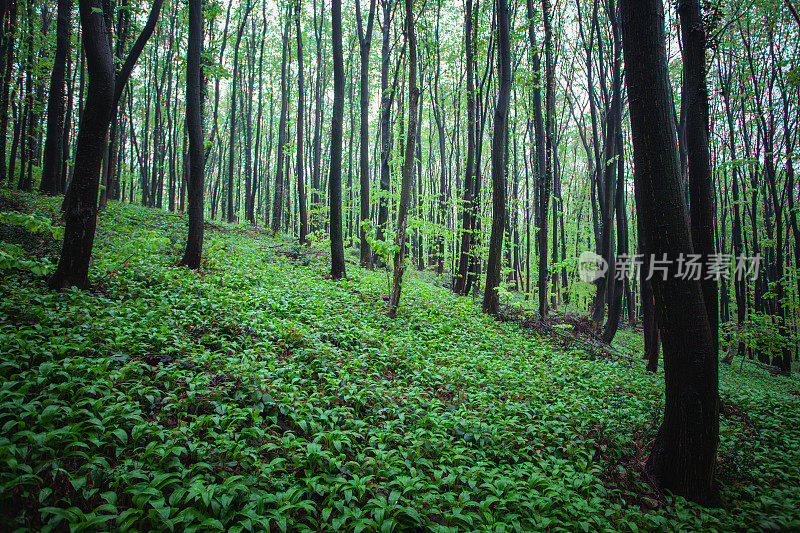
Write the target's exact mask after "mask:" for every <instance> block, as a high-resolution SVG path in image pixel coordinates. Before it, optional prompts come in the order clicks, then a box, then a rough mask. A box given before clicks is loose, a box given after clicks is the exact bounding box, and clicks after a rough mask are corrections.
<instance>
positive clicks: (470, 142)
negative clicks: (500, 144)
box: [453, 0, 533, 295]
mask: <svg viewBox="0 0 800 533" xmlns="http://www.w3.org/2000/svg"><path fill="white" fill-rule="evenodd" d="M529 1H531V2H532V1H533V0H529ZM474 16H475V15H473V8H472V0H466V11H465V13H464V41H465V48H466V62H467V163H466V169H465V170H466V174H465V176H464V204H463V207H462V215H461V235H460V237H461V242H460V249H459V260H458V272H457V273H456V275H455V279H454V281H453V292H455V293H456V294H462V295H463V294H466V283H467V271H468V269H469V264H470V247H471V244H472V242H473V241H474V239H473V237H472V228H473V222H472V221H473V218H474V217H475V201H474V199H473V190H474V188H475V41H474V37H473V33H475V32H476V31H477V30H476V29H475V28H473V17H474Z"/></svg>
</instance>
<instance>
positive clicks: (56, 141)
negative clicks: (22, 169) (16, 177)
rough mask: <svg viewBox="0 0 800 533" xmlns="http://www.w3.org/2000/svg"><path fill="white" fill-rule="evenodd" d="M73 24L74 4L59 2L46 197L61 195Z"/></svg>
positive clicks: (45, 166) (44, 170) (44, 176)
mask: <svg viewBox="0 0 800 533" xmlns="http://www.w3.org/2000/svg"><path fill="white" fill-rule="evenodd" d="M71 20H72V0H59V1H58V22H57V25H56V54H55V57H54V58H53V71H52V73H51V75H50V91H49V93H48V97H47V136H46V140H45V145H44V164H43V165H42V183H41V185H40V186H39V190H40V191H41V192H42V193H44V194H49V195H55V194H57V193H58V181H59V176H60V175H61V165H62V164H63V152H62V150H63V148H64V143H63V142H62V135H63V133H64V78H65V74H66V70H67V56H68V55H69V52H70V51H69V46H70V33H71V31H70V30H71V29H72V28H71Z"/></svg>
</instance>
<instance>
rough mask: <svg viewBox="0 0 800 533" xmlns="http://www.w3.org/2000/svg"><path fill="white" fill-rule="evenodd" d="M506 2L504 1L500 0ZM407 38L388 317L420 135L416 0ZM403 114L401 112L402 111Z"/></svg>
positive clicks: (396, 297) (410, 6)
mask: <svg viewBox="0 0 800 533" xmlns="http://www.w3.org/2000/svg"><path fill="white" fill-rule="evenodd" d="M500 1H505V0H500ZM405 3H406V38H407V39H408V130H407V133H406V147H405V153H404V154H403V155H404V157H403V180H402V184H401V185H400V203H399V204H398V206H397V235H396V236H395V238H394V246H395V253H394V274H393V276H392V289H391V292H390V293H389V313H388V314H389V318H394V317H395V316H397V308H398V306H399V304H400V291H401V290H402V288H403V273H404V272H405V255H406V222H407V219H408V207H409V200H410V196H411V181H412V180H413V179H414V145H415V144H416V135H417V103H418V102H419V87H417V36H416V34H415V33H414V0H406V2H405ZM401 113H402V111H401Z"/></svg>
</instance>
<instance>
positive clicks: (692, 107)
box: [678, 0, 719, 358]
mask: <svg viewBox="0 0 800 533" xmlns="http://www.w3.org/2000/svg"><path fill="white" fill-rule="evenodd" d="M678 15H679V16H680V24H681V38H682V41H683V87H682V89H681V102H686V108H685V111H686V123H685V128H686V131H685V135H686V149H687V162H688V169H689V220H690V223H691V228H692V245H693V246H694V251H695V253H697V254H701V255H702V256H703V257H704V258H706V260H708V259H707V258H710V257H711V256H712V254H714V250H715V246H714V182H713V178H712V175H711V156H710V154H709V148H708V87H707V86H706V56H705V53H706V33H705V28H704V27H703V15H702V13H701V11H700V1H699V0H680V1H679V2H678ZM708 277H709V276H707V275H704V276H703V280H702V283H701V286H702V288H703V301H704V303H705V306H706V314H707V315H708V322H709V326H710V327H711V340H712V343H713V350H714V354H715V358H716V354H717V353H718V351H719V337H718V332H719V302H718V297H717V280H716V279H714V278H713V277H712V278H711V279H707V278H708Z"/></svg>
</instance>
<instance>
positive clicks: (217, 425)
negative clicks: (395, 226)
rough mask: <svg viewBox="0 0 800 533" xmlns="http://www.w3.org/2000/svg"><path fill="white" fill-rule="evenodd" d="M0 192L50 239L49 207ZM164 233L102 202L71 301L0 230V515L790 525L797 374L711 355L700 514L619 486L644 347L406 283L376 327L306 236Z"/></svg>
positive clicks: (255, 522)
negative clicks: (598, 339)
mask: <svg viewBox="0 0 800 533" xmlns="http://www.w3.org/2000/svg"><path fill="white" fill-rule="evenodd" d="M4 194H5V195H6V196H9V195H11V193H4ZM14 202H16V203H17V204H19V205H21V206H22V205H24V207H25V209H26V210H27V211H28V212H30V213H33V216H34V217H38V218H37V220H39V221H40V224H39V225H38V226H37V225H36V224H34V223H33V222H30V220H28V222H27V223H25V224H23V226H21V227H24V228H25V229H24V231H28V232H29V233H30V234H31V235H34V234H36V233H37V231H39V230H41V228H45V230H47V231H50V230H51V229H52V227H53V224H52V223H53V220H55V217H56V213H57V204H56V203H55V201H54V200H48V199H42V198H39V197H35V196H27V195H19V194H16V193H14V194H13V197H12V198H10V199H9V198H7V199H5V200H4V201H3V202H2V205H4V206H8V205H12V204H13V203H14ZM4 220H5V222H4V224H11V223H12V222H13V221H14V220H15V218H14V217H6V218H5V219H4ZM185 224H186V222H185V219H184V218H183V217H179V216H175V215H168V214H164V213H159V212H156V211H153V210H147V209H142V208H137V207H131V206H121V205H118V204H116V203H111V204H109V207H108V210H107V211H106V212H105V213H104V214H103V215H102V216H101V218H100V221H99V230H98V236H97V240H96V244H95V251H94V260H93V262H92V268H91V276H90V277H91V281H92V284H93V290H92V291H88V292H82V291H77V290H72V291H66V292H62V293H56V292H52V291H50V290H48V289H47V287H46V284H45V281H46V276H47V274H48V273H50V272H52V269H53V268H54V265H55V263H56V259H57V257H56V255H55V254H56V253H57V252H58V250H57V247H53V246H52V244H51V243H50V240H48V239H49V238H44V239H43V240H42V239H40V240H36V241H35V246H31V247H29V248H30V249H25V247H24V246H22V245H21V244H19V236H18V233H19V231H22V230H14V231H10V230H8V229H6V230H4V233H2V235H6V234H9V235H11V234H13V235H14V236H15V237H14V238H15V239H16V241H15V243H13V244H7V245H4V248H3V250H11V252H8V251H6V252H5V253H6V255H7V256H8V257H7V258H6V260H5V261H4V262H3V263H2V264H1V265H0V267H2V270H0V275H1V276H2V278H1V280H0V347H1V348H2V357H0V373H1V374H2V378H3V385H2V388H1V389H0V428H2V430H1V431H0V527H1V528H2V529H4V530H14V529H34V530H44V531H47V530H53V529H56V530H59V529H64V528H65V527H67V526H68V527H69V528H70V529H73V530H76V531H81V530H97V529H100V530H131V529H133V530H176V531H197V530H203V531H205V530H220V531H242V530H245V531H260V530H273V531H304V530H305V531H326V530H339V529H343V530H351V531H407V530H431V531H467V530H477V531H514V530H516V531H617V530H621V531H638V530H660V531H678V530H699V529H703V530H717V531H730V530H752V531H758V530H790V529H800V518H798V509H799V508H800V491H798V480H800V415H798V409H797V405H798V380H797V378H788V379H787V378H783V377H772V376H769V375H768V374H767V373H766V372H765V371H763V370H761V369H758V368H747V367H745V369H744V370H740V369H739V367H738V365H734V366H733V367H730V366H723V367H722V368H721V377H720V379H721V383H720V391H721V396H722V399H723V402H724V404H725V406H726V410H725V416H723V417H722V420H721V431H720V441H721V442H720V450H719V465H718V479H719V483H720V488H721V493H722V496H723V498H724V502H725V503H724V506H723V507H721V508H716V509H703V508H700V507H698V506H696V505H694V504H691V503H688V502H686V501H685V500H683V499H682V498H676V497H672V496H670V495H668V494H667V495H664V494H661V493H659V492H657V491H655V490H653V489H652V488H650V486H649V485H647V484H646V483H645V481H644V479H643V478H642V475H641V464H642V462H643V460H644V457H645V456H646V453H647V449H648V447H649V445H650V443H651V441H652V438H653V436H654V434H655V430H656V424H657V422H658V420H659V419H660V416H661V412H662V409H663V374H660V373H659V374H656V375H651V374H648V373H646V372H645V371H644V361H639V360H635V361H634V362H626V361H611V360H606V359H592V358H590V357H587V356H586V354H583V353H582V352H580V351H579V350H569V349H564V348H563V347H560V346H555V345H553V344H550V342H549V341H547V340H546V339H544V338H539V337H536V336H535V335H533V334H531V333H529V332H526V331H523V330H521V329H520V328H519V326H517V325H515V324H513V323H498V322H495V321H493V320H492V319H490V318H488V317H486V316H485V315H483V314H481V313H480V310H479V309H478V308H477V307H476V306H475V305H474V304H473V303H472V301H471V300H469V299H467V298H460V297H456V296H453V295H452V294H451V293H450V292H449V291H447V290H446V289H444V288H439V287H435V286H433V285H431V284H429V283H425V282H423V281H421V280H420V279H419V278H415V277H414V276H408V277H407V278H408V279H407V281H406V282H405V286H404V290H403V299H402V301H401V306H400V311H399V313H398V318H397V319H395V320H389V319H388V318H387V317H386V313H385V307H386V302H385V301H384V300H383V299H382V297H381V293H382V292H384V291H385V284H386V280H385V275H384V273H383V272H380V271H377V272H370V271H367V270H362V269H358V268H356V267H355V266H353V265H348V276H349V279H347V280H344V281H340V282H333V281H331V280H329V279H327V276H326V274H327V271H328V266H327V264H326V262H325V260H324V250H322V249H319V248H311V249H305V250H304V249H303V248H302V247H297V246H295V245H293V244H292V243H291V242H290V241H288V240H287V238H286V237H283V236H275V237H273V236H269V235H267V234H266V233H264V232H263V231H260V230H259V231H257V230H251V229H248V228H247V227H246V226H229V225H225V224H221V225H213V226H209V227H208V229H207V231H206V240H205V248H204V254H205V261H204V263H203V266H202V268H201V269H199V270H198V271H188V270H186V269H183V268H179V267H177V266H175V265H176V263H177V262H178V260H179V259H180V249H181V247H182V245H183V242H184V239H185V229H184V228H185ZM31 238H33V237H31ZM12 252H13V253H12ZM747 366H749V365H747Z"/></svg>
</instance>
